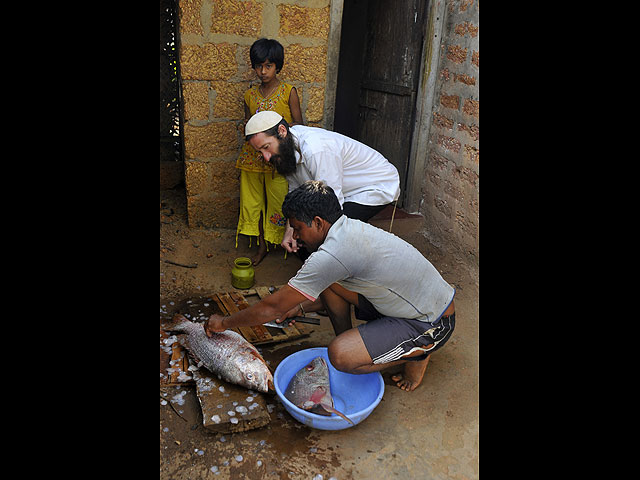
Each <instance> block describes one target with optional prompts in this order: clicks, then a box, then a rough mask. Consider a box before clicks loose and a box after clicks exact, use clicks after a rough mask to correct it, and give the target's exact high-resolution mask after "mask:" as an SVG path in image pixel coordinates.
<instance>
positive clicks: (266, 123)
mask: <svg viewBox="0 0 640 480" xmlns="http://www.w3.org/2000/svg"><path fill="white" fill-rule="evenodd" d="M280 120H282V115H280V114H279V113H276V112H274V111H271V110H263V111H262V112H258V113H256V114H255V115H254V116H253V117H251V118H250V119H249V121H248V122H247V125H246V126H245V127H244V134H245V135H253V134H254V133H260V132H264V131H265V130H269V129H270V128H271V127H275V126H276V125H277V124H278V123H280Z"/></svg>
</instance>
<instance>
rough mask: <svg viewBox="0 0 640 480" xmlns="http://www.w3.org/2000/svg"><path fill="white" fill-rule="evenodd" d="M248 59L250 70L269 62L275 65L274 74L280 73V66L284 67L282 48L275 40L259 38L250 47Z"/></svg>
mask: <svg viewBox="0 0 640 480" xmlns="http://www.w3.org/2000/svg"><path fill="white" fill-rule="evenodd" d="M249 57H250V58H251V68H256V65H259V64H261V63H264V62H266V61H267V60H271V61H272V62H273V63H275V64H276V73H280V70H282V65H284V47H283V46H282V45H281V44H280V42H278V41H277V40H270V39H268V38H261V39H260V40H256V41H255V42H253V45H251V49H250V50H249Z"/></svg>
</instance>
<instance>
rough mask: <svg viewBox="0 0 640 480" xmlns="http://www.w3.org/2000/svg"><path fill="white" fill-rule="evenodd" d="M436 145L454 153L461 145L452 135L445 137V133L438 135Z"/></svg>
mask: <svg viewBox="0 0 640 480" xmlns="http://www.w3.org/2000/svg"><path fill="white" fill-rule="evenodd" d="M438 145H440V146H441V147H442V148H445V149H447V150H451V151H452V152H455V153H458V152H459V151H460V147H461V146H462V144H461V143H460V141H459V140H456V139H455V138H453V137H447V136H446V135H438Z"/></svg>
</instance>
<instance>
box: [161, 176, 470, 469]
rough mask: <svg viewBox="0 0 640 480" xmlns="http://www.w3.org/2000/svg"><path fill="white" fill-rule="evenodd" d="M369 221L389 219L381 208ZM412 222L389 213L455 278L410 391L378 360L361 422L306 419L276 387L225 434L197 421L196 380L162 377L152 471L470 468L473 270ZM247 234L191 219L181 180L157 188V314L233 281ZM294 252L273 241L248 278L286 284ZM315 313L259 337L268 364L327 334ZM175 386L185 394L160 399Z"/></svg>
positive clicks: (400, 231) (320, 342) (164, 315)
mask: <svg viewBox="0 0 640 480" xmlns="http://www.w3.org/2000/svg"><path fill="white" fill-rule="evenodd" d="M372 223H374V224H376V225H378V226H380V227H383V228H384V227H386V228H388V220H380V221H372ZM417 225H418V224H417V223H416V221H415V219H410V218H407V219H403V218H396V219H395V221H394V227H393V232H394V233H395V234H396V235H398V236H400V237H402V238H404V239H405V240H407V241H409V242H410V243H411V244H413V245H414V246H415V247H416V248H418V250H420V251H421V252H422V253H423V254H424V255H425V256H426V257H427V258H428V259H429V260H430V261H431V262H432V263H433V264H434V265H435V266H436V268H438V270H439V271H440V272H441V274H442V275H443V277H444V278H445V279H446V280H447V281H448V282H449V283H450V284H452V285H453V286H454V287H455V288H456V297H455V304H456V329H455V332H454V334H453V336H452V338H451V339H450V340H449V342H448V343H447V345H446V346H445V347H443V348H442V349H441V350H439V351H438V352H436V353H434V354H433V356H432V357H431V360H430V362H429V366H428V368H427V372H426V375H425V378H424V380H423V382H422V384H421V385H420V386H419V387H418V388H417V389H416V390H415V391H413V392H404V391H402V390H400V389H398V388H397V387H396V386H395V382H393V381H392V380H391V379H390V376H391V375H392V374H393V373H395V372H396V371H397V369H396V370H394V371H383V372H382V374H383V378H384V381H385V392H384V396H383V399H382V401H381V402H380V404H379V405H378V407H377V408H376V409H375V410H374V411H373V412H372V413H371V415H370V416H369V417H368V418H367V419H365V420H364V421H363V422H362V423H360V424H358V425H356V426H355V427H352V428H348V429H345V430H340V431H324V430H316V429H312V428H310V427H307V426H304V425H302V424H301V423H299V422H297V421H296V420H295V419H294V418H293V417H291V416H290V415H289V414H288V412H287V411H286V410H285V409H284V407H283V406H282V404H281V403H280V402H279V400H278V398H277V396H275V395H265V397H266V401H267V404H268V405H269V409H270V417H271V421H270V423H269V424H268V425H267V426H264V427H261V428H258V429H254V430H251V431H247V432H242V433H233V434H224V435H223V434H219V433H211V432H210V431H208V430H206V429H205V428H204V427H203V426H202V413H201V409H200V405H199V403H198V400H197V396H196V393H195V387H193V386H179V387H161V388H160V399H159V402H160V422H159V432H160V478H161V479H176V480H185V479H201V478H202V479H290V480H298V479H308V480H312V479H316V480H319V479H320V478H322V479H323V480H328V479H332V478H333V479H338V480H347V479H382V478H387V479H390V478H403V479H407V478H411V479H434V480H435V479H461V480H462V479H475V478H478V428H479V426H478V329H479V318H478V281H477V277H475V278H474V277H472V276H471V275H470V274H469V273H468V270H467V269H466V268H465V267H464V266H463V265H462V264H461V263H459V262H456V261H455V259H448V258H443V257H442V256H439V255H437V253H436V252H435V251H433V248H431V247H430V245H429V244H428V243H427V242H426V241H425V240H424V238H423V237H422V236H421V235H420V234H419V233H417V232H416V229H417V228H419V227H417ZM248 243H249V242H248V239H247V238H246V237H243V236H241V237H240V238H239V242H238V248H237V249H236V248H235V231H233V230H226V229H218V230H204V229H190V228H189V227H188V226H187V223H186V201H185V194H184V189H180V188H177V189H173V190H163V191H161V192H160V310H161V314H160V322H161V323H162V322H164V321H166V320H167V319H168V318H170V316H171V315H172V313H173V312H175V310H176V309H178V306H179V305H180V304H181V302H184V301H185V300H187V299H193V298H199V297H202V296H205V295H207V294H209V293H216V292H224V291H229V290H233V287H232V285H231V268H232V266H233V260H234V259H235V258H236V257H239V256H250V255H251V253H252V252H253V251H255V245H254V246H253V248H251V249H250V248H249V246H248ZM254 243H255V242H254ZM167 260H168V261H169V262H174V263H169V262H167ZM175 263H178V264H182V265H190V266H192V267H193V266H195V265H197V266H196V267H195V268H187V267H185V266H179V265H175ZM301 264H302V262H301V261H300V260H299V259H298V258H297V257H296V256H294V255H290V256H288V258H287V259H286V260H285V259H284V255H283V250H282V249H281V248H279V247H278V248H277V249H276V250H275V251H273V250H272V251H271V252H270V253H269V254H268V255H267V257H266V258H265V259H264V260H263V262H262V263H261V264H260V265H259V266H257V267H256V269H255V277H256V286H271V285H283V284H286V282H287V281H288V280H289V278H291V277H292V276H293V275H294V274H295V272H296V271H297V269H298V268H299V267H300V266H301ZM320 318H321V324H320V325H319V326H314V331H313V333H312V334H311V335H310V336H309V337H307V338H304V339H300V340H297V341H295V340H294V341H291V342H286V343H281V344H275V345H272V346H264V347H263V348H262V349H261V350H262V353H263V356H264V357H265V359H267V360H268V361H269V362H270V364H271V366H272V368H273V369H274V370H275V368H276V367H277V364H278V363H279V362H280V361H281V360H282V359H283V358H285V357H286V356H287V355H290V354H291V353H294V352H296V351H298V350H302V349H305V348H310V347H319V346H326V345H327V344H328V343H329V342H330V341H331V339H332V338H334V334H333V330H332V327H331V324H330V322H329V319H328V318H327V317H320ZM183 391H184V392H185V393H184V394H183V395H180V394H181V393H182V392H183ZM176 395H178V397H179V398H183V399H184V404H183V405H179V404H177V403H176V402H170V401H169V402H168V401H166V399H171V398H173V397H174V396H176ZM163 400H164V401H163ZM320 476H321V477H320Z"/></svg>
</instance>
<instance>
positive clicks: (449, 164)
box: [420, 0, 480, 269]
mask: <svg viewBox="0 0 640 480" xmlns="http://www.w3.org/2000/svg"><path fill="white" fill-rule="evenodd" d="M478 25H479V6H478V0H450V1H447V2H446V7H445V18H444V23H443V32H442V42H441V43H440V49H441V51H440V61H439V66H438V79H437V81H436V85H435V100H434V107H433V112H432V115H433V118H432V123H431V128H430V131H429V145H430V147H429V149H428V152H427V156H428V158H427V161H426V171H425V174H424V181H423V185H422V202H421V207H420V212H421V213H422V214H423V215H424V217H425V229H424V235H425V236H426V237H427V239H428V240H429V241H430V242H431V243H432V244H434V245H435V246H436V247H439V248H440V249H442V250H443V251H445V252H446V253H450V254H453V255H455V257H456V258H460V259H461V260H463V261H464V263H466V264H467V265H470V266H471V267H472V269H475V268H477V266H478V233H479V232H478V229H479V223H478V221H479V204H478V195H479V181H480V148H479V139H480V116H479V111H480V99H479V73H480V51H479V26H478Z"/></svg>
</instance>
